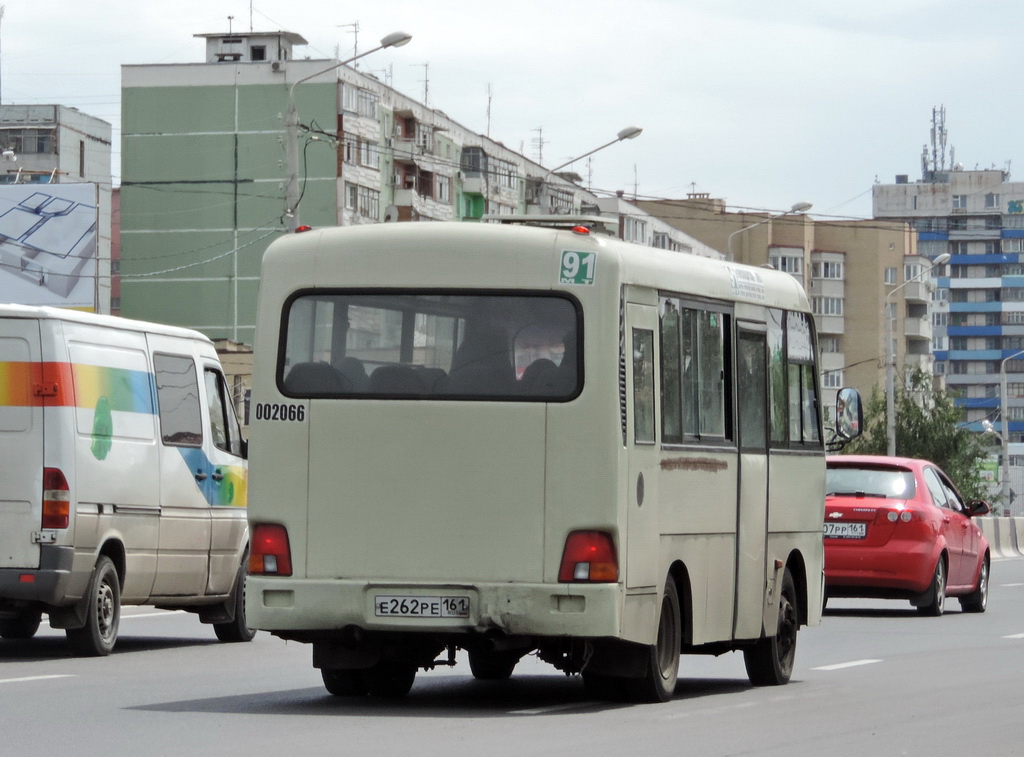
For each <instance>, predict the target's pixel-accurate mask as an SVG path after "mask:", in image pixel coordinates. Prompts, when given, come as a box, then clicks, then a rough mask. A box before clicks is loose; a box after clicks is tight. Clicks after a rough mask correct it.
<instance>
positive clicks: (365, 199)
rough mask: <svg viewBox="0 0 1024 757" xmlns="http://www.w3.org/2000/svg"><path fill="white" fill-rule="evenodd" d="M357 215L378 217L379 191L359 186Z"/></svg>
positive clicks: (375, 218) (376, 218)
mask: <svg viewBox="0 0 1024 757" xmlns="http://www.w3.org/2000/svg"><path fill="white" fill-rule="evenodd" d="M359 215H361V216H362V217H363V218H372V219H374V220H378V219H379V218H380V192H378V191H377V190H376V189H370V188H369V187H359Z"/></svg>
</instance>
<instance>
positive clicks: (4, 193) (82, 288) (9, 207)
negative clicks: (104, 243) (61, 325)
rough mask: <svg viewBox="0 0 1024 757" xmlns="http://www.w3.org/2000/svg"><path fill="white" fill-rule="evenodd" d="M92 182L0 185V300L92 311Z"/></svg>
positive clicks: (94, 204) (94, 210) (94, 195)
mask: <svg viewBox="0 0 1024 757" xmlns="http://www.w3.org/2000/svg"><path fill="white" fill-rule="evenodd" d="M97 230H98V213H97V189H96V185H95V184H88V183H84V184H7V185H0V302H15V303H18V304H20V305H53V306H56V307H65V308H79V309H87V310H94V309H95V308H96V259H97V255H96V251H97V241H98V234H97Z"/></svg>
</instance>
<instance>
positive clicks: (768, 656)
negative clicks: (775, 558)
mask: <svg viewBox="0 0 1024 757" xmlns="http://www.w3.org/2000/svg"><path fill="white" fill-rule="evenodd" d="M799 630H800V613H799V612H797V597H796V583H795V582H794V581H793V575H792V574H791V573H790V572H789V568H787V569H786V572H785V573H783V575H782V596H781V597H780V598H779V617H778V622H777V624H776V628H775V635H774V636H765V637H763V638H761V639H759V640H758V641H757V643H756V644H755V645H754V646H752V647H750V648H749V649H744V650H743V663H744V665H745V666H746V668H747V677H748V678H749V679H750V682H751V683H752V684H753V685H754V686H781V685H782V684H785V683H789V679H790V677H791V676H792V675H793V662H794V661H795V660H796V635H797V631H799Z"/></svg>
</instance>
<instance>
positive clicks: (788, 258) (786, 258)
mask: <svg viewBox="0 0 1024 757" xmlns="http://www.w3.org/2000/svg"><path fill="white" fill-rule="evenodd" d="M768 262H769V263H770V264H771V266H772V268H774V269H775V270H777V271H782V272H783V273H788V274H792V275H793V276H799V275H800V274H801V273H803V270H804V258H803V253H802V252H800V253H796V254H794V253H792V252H785V251H779V250H772V251H771V252H769V253H768Z"/></svg>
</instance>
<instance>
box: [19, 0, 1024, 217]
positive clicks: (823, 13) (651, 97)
mask: <svg viewBox="0 0 1024 757" xmlns="http://www.w3.org/2000/svg"><path fill="white" fill-rule="evenodd" d="M0 5H2V6H3V15H2V17H0V101H2V102H3V103H5V104H11V103H17V104H33V103H39V104H60V105H67V106H71V107H76V108H78V109H79V110H81V111H83V112H85V113H87V114H89V115H92V116H95V117H98V118H101V119H103V120H105V121H108V122H110V123H111V124H112V125H113V126H114V140H115V144H114V148H113V149H114V157H115V166H114V175H115V184H116V183H117V182H118V181H119V157H120V145H119V139H120V131H119V128H118V127H119V119H120V82H121V65H123V64H153V63H198V62H202V61H203V60H204V54H205V46H204V41H203V40H202V39H198V38H195V37H194V36H193V35H195V34H202V33H221V32H227V31H229V29H231V30H233V31H236V32H238V31H250V30H252V31H257V32H261V31H277V30H282V29H283V30H286V31H291V32H295V33H298V34H300V35H302V36H303V37H305V38H306V40H307V41H308V42H309V44H308V45H307V46H305V47H298V48H296V50H295V55H296V57H309V58H323V59H331V58H335V57H336V56H337V57H340V58H347V57H350V56H352V55H353V54H354V53H355V52H356V50H357V49H358V50H359V51H365V50H368V49H370V48H371V47H374V46H376V45H377V44H378V41H379V40H380V39H381V38H382V37H384V36H385V35H387V34H389V33H391V32H394V31H404V32H407V33H409V34H412V35H413V39H412V41H411V42H409V44H407V45H406V46H404V47H402V48H396V49H390V50H382V51H380V52H377V53H373V54H372V55H369V56H367V57H366V58H364V59H362V61H360V62H359V64H358V65H359V67H360V70H363V71H366V72H372V73H375V74H376V75H378V76H379V77H380V78H382V79H385V80H387V81H389V82H390V83H391V85H392V86H394V87H395V88H396V89H398V90H399V91H401V92H403V93H405V94H407V95H410V96H412V97H414V98H416V99H418V100H420V101H421V102H423V101H424V100H425V101H426V103H427V104H428V105H429V106H431V107H433V108H436V109H438V110H441V111H444V113H445V114H446V115H448V116H449V117H450V118H452V119H454V120H455V121H457V122H459V123H461V124H462V125H463V126H465V127H467V128H468V129H471V130H473V131H476V132H479V133H481V134H486V135H488V136H490V137H491V138H492V139H495V140H498V141H500V142H502V143H503V144H504V145H505V146H506V147H509V148H512V149H513V150H516V151H517V152H520V153H522V154H523V155H525V156H527V157H529V158H531V159H533V160H538V161H539V162H541V163H542V164H543V165H545V166H547V167H549V168H550V167H554V166H557V165H559V164H561V163H564V162H566V161H568V160H570V159H572V158H574V157H576V156H580V155H583V154H585V153H587V152H589V151H590V150H592V149H594V148H595V147H598V146H600V145H603V144H604V143H606V142H609V141H611V140H613V139H614V138H615V135H616V134H617V133H618V132H619V131H620V130H621V129H623V128H624V127H627V126H639V127H641V128H642V129H643V133H642V134H641V135H640V136H639V137H637V138H636V139H633V140H629V141H623V142H620V143H617V144H614V145H612V146H610V147H607V148H605V149H602V150H600V151H599V152H597V153H596V154H594V155H593V156H592V158H591V159H590V160H589V161H581V162H579V163H577V164H575V165H574V166H573V168H574V169H575V170H576V172H577V173H580V174H581V175H582V176H583V177H584V183H585V184H586V185H587V186H589V187H590V188H592V189H593V190H595V191H598V192H607V193H612V192H615V191H617V190H623V191H625V192H626V195H627V196H634V195H636V196H637V197H640V198H643V199H655V198H681V197H685V196H686V195H687V194H688V193H691V192H699V193H706V194H708V195H710V196H712V197H715V198H721V199H723V200H724V201H725V202H726V203H727V205H728V207H729V209H730V210H744V209H762V210H769V211H778V210H785V209H788V208H790V207H791V206H792V205H793V204H795V203H798V202H810V203H812V204H813V207H812V209H811V211H810V215H812V216H814V217H817V218H822V219H828V218H869V217H870V216H871V188H872V186H873V185H874V184H875V183H876V182H881V183H885V184H891V183H893V182H894V181H895V176H896V175H897V174H907V175H909V177H910V180H911V181H914V180H916V179H919V178H920V176H921V152H922V149H923V148H924V147H925V145H927V144H929V143H930V131H931V126H932V113H933V109H935V108H938V107H943V108H944V109H945V126H946V130H947V132H948V144H949V145H950V146H952V147H953V149H954V150H955V159H956V162H958V163H962V164H963V166H964V167H965V168H967V169H973V168H991V167H997V168H1001V169H1007V168H1009V170H1010V171H1011V176H1012V173H1013V165H1014V163H1015V162H1016V163H1019V164H1020V165H1021V170H1022V171H1024V141H1022V139H1021V134H1022V129H1021V125H1022V124H1024V97H1021V96H1020V92H1019V91H1018V90H1017V89H1016V87H1017V85H1016V84H1014V82H1015V81H1016V76H1017V75H1016V73H1015V72H1016V71H1018V70H1019V69H1020V67H1021V52H1020V51H1021V43H1020V32H1021V29H1022V28H1024V3H1016V2H1007V0H973V2H964V0H858V2H837V1H836V0H775V2H770V3H768V2H764V0H631V1H630V2H628V3H623V2H621V0H617V1H616V2H608V1H606V0H557V1H556V2H552V1H551V0H514V1H512V2H507V1H506V0H486V2H477V3H472V2H465V0H458V1H456V0H427V1H426V2H425V1H424V0H412V1H409V2H407V1H406V0H387V2H382V1H381V0H372V1H370V0H352V1H351V2H347V3H346V2H319V1H317V0H305V1H304V2H296V1H295V0H261V1H260V2H255V1H254V2H247V1H246V0H176V2H174V3H173V4H172V3H150V2H140V0H102V2H99V3H86V2H81V0H74V1H72V0H49V2H47V3H45V12H41V11H42V8H41V6H40V3H39V0H6V1H5V0H0ZM229 17H232V18H230V19H229ZM283 108H284V103H282V110H283Z"/></svg>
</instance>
